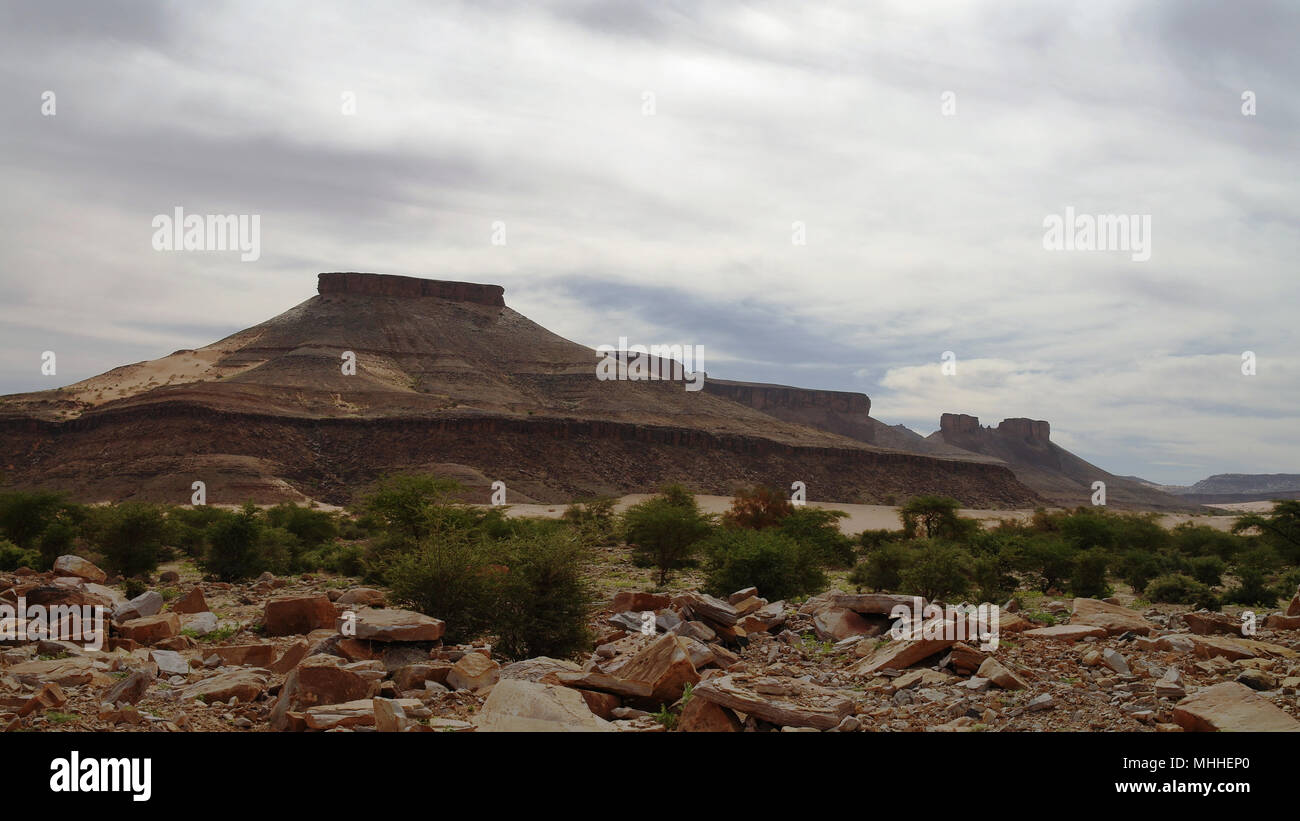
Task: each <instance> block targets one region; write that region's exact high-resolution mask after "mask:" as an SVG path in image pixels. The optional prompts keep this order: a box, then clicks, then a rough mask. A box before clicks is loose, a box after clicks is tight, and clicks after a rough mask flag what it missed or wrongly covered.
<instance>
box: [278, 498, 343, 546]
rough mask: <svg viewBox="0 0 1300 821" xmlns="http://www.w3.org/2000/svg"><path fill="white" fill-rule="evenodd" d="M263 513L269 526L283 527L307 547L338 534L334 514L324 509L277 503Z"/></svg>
mask: <svg viewBox="0 0 1300 821" xmlns="http://www.w3.org/2000/svg"><path fill="white" fill-rule="evenodd" d="M264 515H265V516H266V521H267V524H269V525H270V526H271V527H280V528H284V529H285V530H287V531H288V532H290V533H292V534H293V535H294V538H296V539H297V540H298V542H299V543H300V544H301V545H302V546H303V547H304V548H307V549H311V548H315V547H319V546H320V545H322V544H325V543H326V542H330V541H333V540H334V539H337V538H338V535H339V528H338V524H337V522H336V521H335V516H334V514H332V513H328V512H326V511H324V510H313V509H312V508H309V507H299V506H298V505H295V504H279V505H276V506H275V507H272V508H268V509H267V510H266V512H265V514H264Z"/></svg>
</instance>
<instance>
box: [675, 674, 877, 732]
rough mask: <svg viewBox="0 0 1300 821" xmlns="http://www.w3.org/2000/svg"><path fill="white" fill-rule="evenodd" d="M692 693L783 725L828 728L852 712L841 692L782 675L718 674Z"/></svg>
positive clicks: (848, 702)
mask: <svg viewBox="0 0 1300 821" xmlns="http://www.w3.org/2000/svg"><path fill="white" fill-rule="evenodd" d="M691 693H692V694H691V701H694V700H696V699H703V700H705V701H710V702H713V703H714V704H717V705H719V706H721V707H726V708H728V709H731V710H736V711H738V712H742V713H744V714H745V715H748V716H753V717H755V718H760V719H762V720H763V721H766V722H768V723H770V724H776V725H779V726H782V727H814V728H817V729H820V730H829V729H831V728H833V727H837V726H839V723H840V722H841V721H843V720H844V718H845V717H846V716H848V715H850V714H851V713H852V712H853V701H852V699H848V698H845V697H844V696H843V695H841V694H840V693H839V692H837V691H835V690H828V689H826V688H825V687H819V686H818V685H816V684H811V683H809V682H806V681H801V680H800V679H795V678H787V677H783V676H782V677H778V676H748V675H740V674H730V675H724V676H715V677H713V678H710V679H709V680H707V681H704V682H701V683H700V684H698V685H697V686H696V687H695V688H694V690H692V691H691ZM688 706H689V702H688Z"/></svg>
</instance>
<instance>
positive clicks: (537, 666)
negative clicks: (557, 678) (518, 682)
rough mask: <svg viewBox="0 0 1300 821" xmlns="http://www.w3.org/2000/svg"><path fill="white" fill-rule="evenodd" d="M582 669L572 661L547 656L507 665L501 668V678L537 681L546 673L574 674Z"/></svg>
mask: <svg viewBox="0 0 1300 821" xmlns="http://www.w3.org/2000/svg"><path fill="white" fill-rule="evenodd" d="M581 669H582V667H580V666H579V665H577V664H576V663H574V662H572V661H567V660H564V659H553V658H550V657H549V656H538V657H537V658H531V659H524V660H523V661H516V662H514V663H512V664H507V665H505V666H504V667H502V668H501V678H518V679H523V680H524V681H537V680H539V679H541V678H542V677H543V676H545V675H546V674H547V673H576V672H578V671H580V670H581Z"/></svg>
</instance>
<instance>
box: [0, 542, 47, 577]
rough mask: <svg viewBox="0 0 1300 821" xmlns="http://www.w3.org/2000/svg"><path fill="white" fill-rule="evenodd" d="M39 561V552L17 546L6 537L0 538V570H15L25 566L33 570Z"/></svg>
mask: <svg viewBox="0 0 1300 821" xmlns="http://www.w3.org/2000/svg"><path fill="white" fill-rule="evenodd" d="M40 561H41V554H40V553H38V552H36V551H35V550H28V549H26V548H22V547H19V546H18V545H16V544H14V543H13V542H11V541H9V540H8V539H0V570H6V571H8V570H17V569H18V568H20V567H26V568H29V569H31V570H35V569H36V566H37V564H39V563H40Z"/></svg>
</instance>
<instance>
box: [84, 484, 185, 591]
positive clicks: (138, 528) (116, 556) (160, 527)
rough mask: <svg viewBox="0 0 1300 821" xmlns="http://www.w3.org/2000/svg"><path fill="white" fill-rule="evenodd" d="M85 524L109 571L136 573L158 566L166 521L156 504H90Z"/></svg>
mask: <svg viewBox="0 0 1300 821" xmlns="http://www.w3.org/2000/svg"><path fill="white" fill-rule="evenodd" d="M88 527H89V529H90V534H91V537H90V538H91V542H92V544H94V545H95V547H96V548H97V549H98V551H99V553H100V555H101V556H102V557H103V563H104V570H105V571H107V572H108V573H109V574H110V575H119V576H139V575H142V574H146V573H152V572H153V571H154V570H156V569H157V568H158V562H159V561H160V560H161V559H162V557H163V538H164V536H165V534H166V532H167V521H166V518H165V517H164V516H163V511H162V509H161V508H159V507H157V506H156V505H149V504H143V503H141V502H123V503H122V504H119V505H109V506H105V507H98V508H94V512H93V513H92V514H91V518H90V522H89V523H88Z"/></svg>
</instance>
